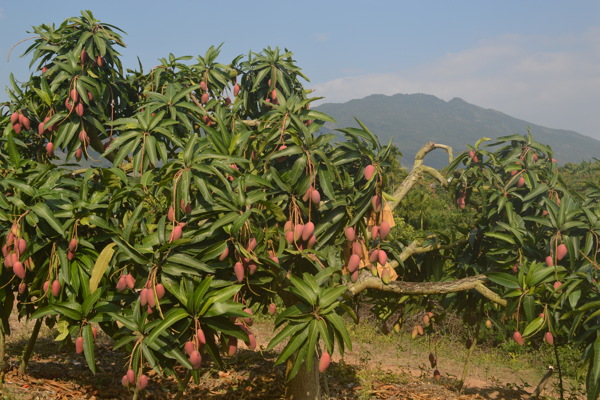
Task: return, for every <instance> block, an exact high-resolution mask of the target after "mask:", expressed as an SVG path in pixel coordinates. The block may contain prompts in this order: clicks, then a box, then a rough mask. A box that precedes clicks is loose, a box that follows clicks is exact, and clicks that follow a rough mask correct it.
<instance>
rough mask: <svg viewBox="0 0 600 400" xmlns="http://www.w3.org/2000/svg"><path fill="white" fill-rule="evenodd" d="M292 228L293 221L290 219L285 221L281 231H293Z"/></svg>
mask: <svg viewBox="0 0 600 400" xmlns="http://www.w3.org/2000/svg"><path fill="white" fill-rule="evenodd" d="M293 230H294V223H293V222H292V221H285V224H284V225H283V232H284V233H288V232H289V231H293Z"/></svg>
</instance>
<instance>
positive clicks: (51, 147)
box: [46, 142, 54, 157]
mask: <svg viewBox="0 0 600 400" xmlns="http://www.w3.org/2000/svg"><path fill="white" fill-rule="evenodd" d="M46 154H47V155H48V157H54V143H52V142H48V143H46Z"/></svg>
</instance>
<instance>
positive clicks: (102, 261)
mask: <svg viewBox="0 0 600 400" xmlns="http://www.w3.org/2000/svg"><path fill="white" fill-rule="evenodd" d="M115 244H116V243H110V244H108V245H107V246H106V247H105V248H104V249H103V250H102V252H100V255H98V259H97V260H96V263H95V264H94V269H93V270H92V276H91V278H90V293H94V292H95V291H96V289H98V283H100V279H101V278H102V275H104V272H105V271H106V268H107V267H108V263H109V262H110V259H111V258H112V256H113V254H114V252H115V251H114V250H113V247H114V246H115Z"/></svg>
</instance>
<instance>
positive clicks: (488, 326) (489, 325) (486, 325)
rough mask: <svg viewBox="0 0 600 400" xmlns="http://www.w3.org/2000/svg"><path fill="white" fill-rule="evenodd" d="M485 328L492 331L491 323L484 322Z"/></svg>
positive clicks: (488, 321)
mask: <svg viewBox="0 0 600 400" xmlns="http://www.w3.org/2000/svg"><path fill="white" fill-rule="evenodd" d="M485 327H486V328H488V329H492V321H490V320H489V319H488V320H486V321H485Z"/></svg>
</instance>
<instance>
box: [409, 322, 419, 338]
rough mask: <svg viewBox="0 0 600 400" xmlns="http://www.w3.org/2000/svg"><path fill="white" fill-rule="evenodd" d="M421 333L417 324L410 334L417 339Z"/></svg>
mask: <svg viewBox="0 0 600 400" xmlns="http://www.w3.org/2000/svg"><path fill="white" fill-rule="evenodd" d="M418 335H419V329H418V328H417V326H416V325H415V326H414V327H413V329H412V332H411V334H410V337H411V338H413V339H416V338H417V336H418Z"/></svg>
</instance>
